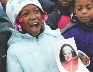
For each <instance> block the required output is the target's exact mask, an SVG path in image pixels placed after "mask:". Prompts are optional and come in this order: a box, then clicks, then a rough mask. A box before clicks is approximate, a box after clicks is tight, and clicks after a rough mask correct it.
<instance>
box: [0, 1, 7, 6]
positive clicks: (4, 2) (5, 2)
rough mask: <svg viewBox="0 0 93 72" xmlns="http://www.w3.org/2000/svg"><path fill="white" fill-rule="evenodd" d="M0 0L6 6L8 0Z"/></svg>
mask: <svg viewBox="0 0 93 72" xmlns="http://www.w3.org/2000/svg"><path fill="white" fill-rule="evenodd" d="M0 2H1V4H2V5H3V6H6V4H7V2H8V0H0Z"/></svg>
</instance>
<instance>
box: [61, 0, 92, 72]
mask: <svg viewBox="0 0 93 72" xmlns="http://www.w3.org/2000/svg"><path fill="white" fill-rule="evenodd" d="M72 3H73V7H74V12H75V14H76V16H77V19H76V25H75V26H73V27H72V28H70V29H68V30H67V31H66V32H64V33H63V34H62V35H63V36H64V38H66V39H67V38H71V37H74V39H75V42H76V45H77V48H78V49H79V50H81V51H83V52H85V53H86V54H87V55H88V56H89V57H90V65H89V66H88V67H87V68H88V69H89V70H90V72H93V22H91V21H92V19H93V0H73V1H72Z"/></svg>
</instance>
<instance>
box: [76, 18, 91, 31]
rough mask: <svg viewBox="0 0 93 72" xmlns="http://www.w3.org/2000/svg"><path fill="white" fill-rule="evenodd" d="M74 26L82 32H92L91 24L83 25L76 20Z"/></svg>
mask: <svg viewBox="0 0 93 72" xmlns="http://www.w3.org/2000/svg"><path fill="white" fill-rule="evenodd" d="M76 26H78V27H79V28H82V29H84V30H90V31H91V30H93V24H90V23H83V22H81V21H80V20H78V19H77V20H76Z"/></svg>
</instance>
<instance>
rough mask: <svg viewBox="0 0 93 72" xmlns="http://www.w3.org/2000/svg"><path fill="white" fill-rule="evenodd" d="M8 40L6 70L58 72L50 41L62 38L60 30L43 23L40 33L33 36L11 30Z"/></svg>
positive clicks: (10, 71) (8, 71)
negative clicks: (42, 29) (43, 26)
mask: <svg viewBox="0 0 93 72" xmlns="http://www.w3.org/2000/svg"><path fill="white" fill-rule="evenodd" d="M11 31H12V33H13V34H12V36H11V38H10V40H9V41H8V46H9V49H8V51H7V72H59V69H58V66H57V63H56V60H55V56H54V51H53V46H52V43H53V42H55V41H58V40H62V39H63V37H62V36H61V33H60V30H59V29H57V30H51V29H50V27H48V26H47V25H45V28H44V31H43V33H42V34H40V35H39V36H38V39H37V38H36V37H33V36H31V35H29V34H21V33H19V32H18V31H16V30H13V29H12V30H11Z"/></svg>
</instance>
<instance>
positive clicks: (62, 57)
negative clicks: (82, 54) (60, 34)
mask: <svg viewBox="0 0 93 72" xmlns="http://www.w3.org/2000/svg"><path fill="white" fill-rule="evenodd" d="M66 46H69V47H70V48H71V49H72V50H71V53H72V55H73V57H75V56H76V55H77V54H76V52H75V50H74V49H73V47H72V46H71V45H70V44H63V45H62V47H61V50H60V54H59V57H60V62H61V63H63V62H65V61H66V60H65V58H64V55H63V48H64V47H66Z"/></svg>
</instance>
